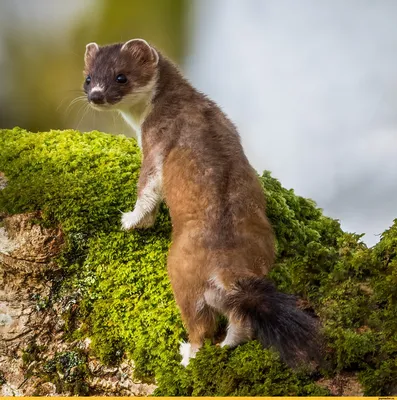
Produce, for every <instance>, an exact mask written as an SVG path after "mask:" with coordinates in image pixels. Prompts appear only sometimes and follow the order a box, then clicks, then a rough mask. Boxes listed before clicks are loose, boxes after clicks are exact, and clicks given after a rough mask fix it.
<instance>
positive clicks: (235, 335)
mask: <svg viewBox="0 0 397 400" xmlns="http://www.w3.org/2000/svg"><path fill="white" fill-rule="evenodd" d="M250 339H252V329H251V327H250V326H247V325H246V323H245V322H243V321H241V320H240V321H239V320H236V319H234V318H233V317H230V318H229V324H228V326H227V334H226V337H225V339H224V340H223V341H222V342H221V347H223V346H230V347H236V346H238V345H239V344H241V343H245V342H247V341H248V340H250Z"/></svg>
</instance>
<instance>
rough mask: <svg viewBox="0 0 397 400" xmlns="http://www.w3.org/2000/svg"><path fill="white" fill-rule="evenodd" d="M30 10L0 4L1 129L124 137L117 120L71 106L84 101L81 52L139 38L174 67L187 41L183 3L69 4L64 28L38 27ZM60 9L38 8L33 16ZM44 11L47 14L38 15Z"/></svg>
mask: <svg viewBox="0 0 397 400" xmlns="http://www.w3.org/2000/svg"><path fill="white" fill-rule="evenodd" d="M29 7H31V5H26V10H25V8H23V7H22V8H21V7H20V4H18V2H15V3H13V2H0V13H4V14H5V15H7V17H8V20H7V22H8V23H7V24H4V26H3V27H2V29H1V30H0V34H1V35H2V36H0V44H3V45H4V48H2V54H3V55H4V57H2V60H1V61H2V65H1V67H2V71H4V72H5V73H6V74H7V79H6V81H4V85H1V83H2V81H1V79H4V76H3V77H2V78H0V85H1V86H4V87H7V88H8V90H7V94H6V96H5V97H2V96H0V126H1V127H3V128H6V127H13V126H16V125H19V126H24V127H26V128H28V129H30V130H32V131H40V130H48V129H50V128H54V127H56V128H71V127H78V128H79V129H82V130H91V129H94V128H97V127H98V126H100V127H101V129H105V130H107V131H111V132H115V133H126V132H128V133H130V132H129V130H128V129H127V128H126V127H125V125H124V123H123V122H122V121H121V119H114V121H112V120H111V119H110V121H109V118H105V117H104V116H103V115H101V114H100V113H97V112H95V111H93V110H90V109H85V108H84V105H85V102H84V101H81V102H77V103H75V104H73V105H70V103H71V101H72V100H74V99H75V98H76V97H77V96H80V95H83V92H82V83H83V75H82V70H83V66H84V61H83V58H84V52H85V45H86V44H87V43H89V42H98V43H99V44H109V43H113V42H123V41H127V40H129V39H132V38H134V37H142V38H144V39H146V40H148V41H149V42H151V43H152V44H153V45H154V46H157V47H158V48H159V49H160V50H162V51H164V52H165V53H166V54H167V55H168V56H169V57H171V58H172V59H174V60H175V61H178V62H180V61H182V59H183V56H184V49H185V41H186V36H187V35H186V32H185V30H186V25H185V21H186V18H185V17H186V14H187V7H188V2H187V1H186V0H161V1H158V0H144V1H143V0H91V1H85V6H82V5H81V4H80V5H78V6H77V4H76V3H74V2H71V3H70V4H69V5H62V8H69V9H76V12H75V13H69V12H68V13H66V12H65V18H66V21H64V22H63V23H62V24H59V25H60V26H59V27H58V26H57V25H54V24H52V23H51V21H49V22H48V23H46V22H43V23H40V22H38V21H37V20H36V19H35V18H29V15H28V14H26V13H27V12H28V10H29ZM53 7H61V5H59V4H58V6H57V5H56V4H55V5H50V4H46V2H45V1H41V2H37V4H36V8H37V10H36V11H35V13H37V12H39V13H40V10H41V9H43V10H42V11H43V12H42V14H43V15H50V11H49V10H51V8H53ZM44 11H45V12H44Z"/></svg>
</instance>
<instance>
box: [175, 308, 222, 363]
mask: <svg viewBox="0 0 397 400" xmlns="http://www.w3.org/2000/svg"><path fill="white" fill-rule="evenodd" d="M190 310H192V309H190ZM193 310H194V311H193V312H187V309H186V308H185V309H182V307H181V312H182V319H183V321H184V323H185V325H186V327H187V331H188V335H189V342H188V343H181V346H180V349H179V350H180V354H181V356H182V361H181V364H182V365H183V366H184V367H186V366H187V365H188V364H189V361H190V359H191V358H194V357H195V356H196V353H197V352H198V350H199V349H200V347H201V346H202V345H203V343H204V340H205V339H212V338H213V336H214V333H215V329H216V312H215V311H214V310H213V309H211V308H210V307H209V306H208V305H207V304H205V302H204V301H199V302H198V304H196V305H195V308H194V309H193Z"/></svg>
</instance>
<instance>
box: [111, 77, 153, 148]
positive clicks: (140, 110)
mask: <svg viewBox="0 0 397 400" xmlns="http://www.w3.org/2000/svg"><path fill="white" fill-rule="evenodd" d="M156 83H157V77H156V78H155V79H153V81H152V82H150V83H149V84H148V85H147V86H146V87H145V88H144V90H141V91H140V92H139V93H138V94H136V95H135V94H134V93H132V94H131V95H129V99H128V100H127V102H126V103H123V106H122V107H121V108H119V110H118V111H119V113H120V115H121V116H122V117H123V118H124V120H125V122H127V124H128V125H129V126H130V127H131V128H132V129H133V130H134V131H135V133H136V139H137V141H138V146H139V147H140V148H142V125H143V123H144V122H145V119H146V117H147V116H148V115H149V114H150V112H151V111H152V109H153V102H152V101H153V98H154V96H155V95H156ZM129 100H130V104H129Z"/></svg>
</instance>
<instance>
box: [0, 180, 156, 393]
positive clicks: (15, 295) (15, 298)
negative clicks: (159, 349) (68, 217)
mask: <svg viewBox="0 0 397 400" xmlns="http://www.w3.org/2000/svg"><path fill="white" fill-rule="evenodd" d="M3 177H4V176H2V175H1V174H0V186H1V185H4V184H3V182H4V180H2V179H3ZM39 222H40V213H29V214H20V215H13V216H4V215H3V216H0V223H1V225H0V226H1V227H0V374H1V378H2V379H0V395H1V396H29V395H37V394H39V395H45V396H55V395H68V394H71V393H67V392H66V393H65V392H60V393H59V392H58V391H57V386H56V385H55V384H54V383H52V382H48V381H46V379H45V374H44V375H43V373H42V372H43V366H44V365H45V363H46V362H47V361H48V360H51V359H54V356H55V355H56V354H60V353H61V352H68V351H69V350H70V349H79V351H82V352H83V354H86V357H87V358H86V359H87V367H88V368H87V371H88V372H87V377H86V382H85V383H86V384H87V386H88V388H89V392H90V394H91V393H92V394H96V395H118V396H119V395H123V396H133V395H138V396H142V395H147V394H150V393H152V392H153V391H154V389H155V385H150V384H144V383H140V382H135V381H134V380H133V379H132V375H133V364H132V362H127V361H125V362H123V363H121V364H120V366H118V367H115V368H109V367H106V366H104V365H102V364H101V363H100V362H99V361H98V360H97V359H96V358H95V357H92V356H91V355H90V354H89V353H90V352H89V347H90V341H89V339H85V340H80V341H78V340H77V341H72V342H71V341H67V340H66V339H65V334H64V332H63V326H64V321H63V319H62V313H63V312H65V310H66V309H67V307H70V304H71V303H70V302H69V301H68V300H66V301H65V299H63V300H62V301H61V300H59V301H52V299H51V293H52V286H53V278H54V276H56V274H57V272H58V267H57V265H56V263H55V261H54V259H55V257H56V256H57V255H58V254H59V253H60V252H61V250H62V247H63V246H64V235H63V234H62V231H61V230H60V229H59V228H57V229H53V228H43V227H42V226H41V225H40V224H39ZM32 349H33V350H34V351H33V350H32ZM26 355H27V356H26ZM1 382H3V384H1Z"/></svg>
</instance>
